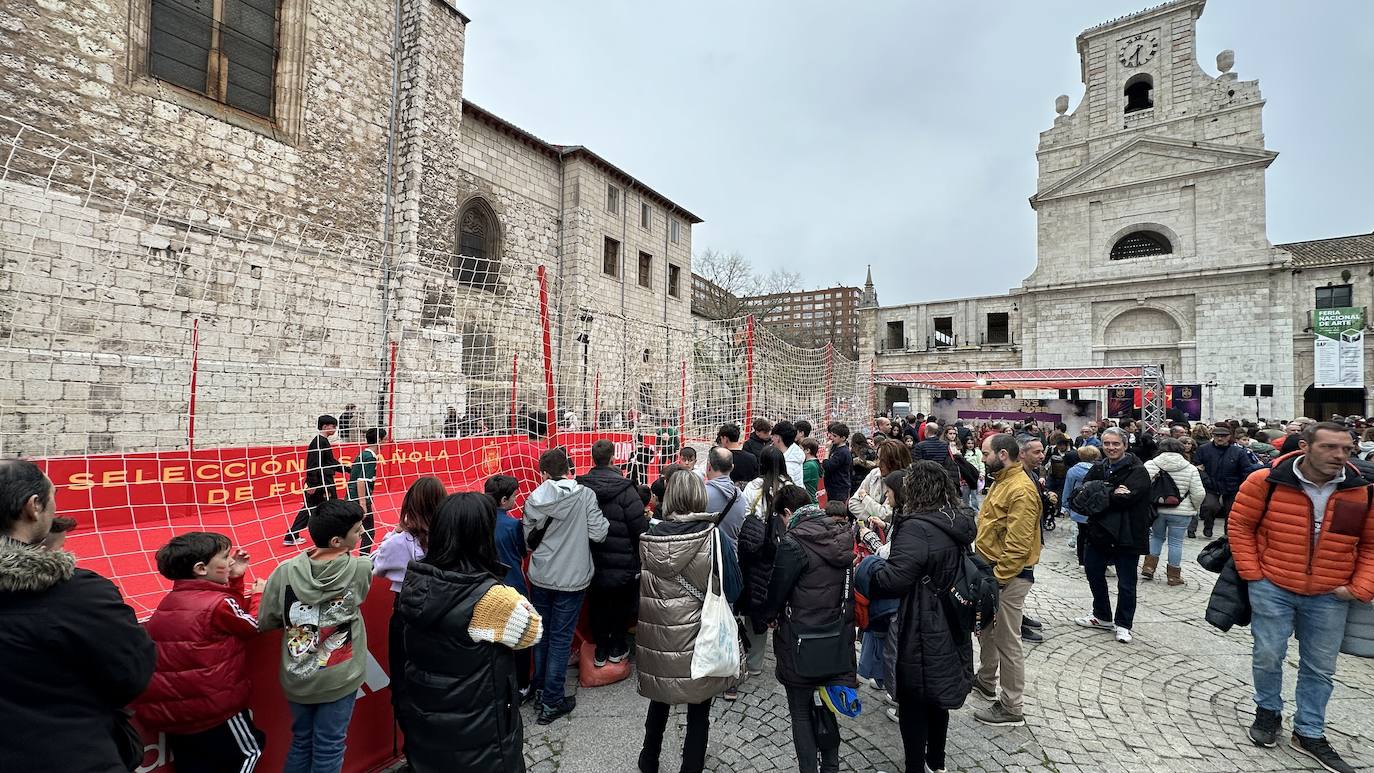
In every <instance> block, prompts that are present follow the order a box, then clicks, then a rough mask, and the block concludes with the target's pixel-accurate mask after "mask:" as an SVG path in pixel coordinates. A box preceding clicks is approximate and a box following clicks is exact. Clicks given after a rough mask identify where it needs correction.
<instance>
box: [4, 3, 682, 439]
mask: <svg viewBox="0 0 1374 773" xmlns="http://www.w3.org/2000/svg"><path fill="white" fill-rule="evenodd" d="M160 7H161V4H160V3H158V2H156V1H155V0H131V2H127V3H122V4H121V3H116V4H108V3H95V4H90V3H77V2H71V1H70V0H41V1H40V2H37V3H33V4H28V5H25V4H18V5H13V4H12V5H7V6H5V7H4V8H3V9H0V130H2V131H0V135H2V136H3V137H4V139H5V141H6V143H5V147H4V148H0V150H3V151H4V155H5V156H7V157H8V159H9V160H8V161H7V162H6V166H5V167H4V170H3V177H2V178H0V421H3V423H4V424H5V429H4V430H3V431H0V451H3V452H5V453H25V454H30V455H53V454H66V453H90V452H100V451H137V450H145V449H153V448H163V449H165V448H177V447H182V446H184V445H186V444H187V443H188V436H189V434H190V423H191V418H190V405H189V401H190V397H189V395H190V381H191V373H192V370H193V367H192V362H193V360H194V362H195V368H194V370H195V372H196V374H197V390H196V395H197V406H196V411H195V433H196V435H195V441H196V443H197V444H198V445H202V446H211V445H244V444H253V445H259V444H267V443H275V442H292V443H294V442H297V441H298V439H299V437H300V436H301V435H302V434H308V433H309V431H310V430H311V428H312V427H313V417H314V415H315V414H317V413H321V412H325V411H338V410H340V409H341V408H342V406H343V405H344V404H345V403H349V402H353V403H357V404H359V405H360V406H363V412H364V415H365V416H366V417H367V419H366V420H367V421H368V422H369V423H381V422H382V420H383V417H382V416H380V415H379V412H386V413H391V414H394V427H395V430H396V435H397V437H415V436H417V435H425V434H431V433H433V432H434V431H435V429H436V428H437V427H438V424H439V422H440V421H441V418H442V411H443V406H445V405H455V406H456V407H458V408H459V410H460V411H463V412H471V413H473V414H474V415H477V414H486V415H487V418H489V419H490V420H492V421H495V422H503V421H504V418H503V417H501V416H499V415H497V414H500V413H501V412H503V410H504V408H505V406H506V405H507V404H508V401H509V400H510V394H511V387H512V384H511V372H512V366H513V365H514V363H515V360H516V358H517V357H518V359H519V377H518V381H517V383H516V398H517V400H519V401H520V402H528V403H531V404H533V405H536V406H540V407H542V403H543V395H544V389H543V372H542V370H543V368H542V351H541V350H542V346H541V334H542V328H541V324H540V318H539V309H540V304H539V295H540V292H539V289H540V286H539V282H538V280H537V272H538V270H539V268H540V267H543V268H544V270H545V271H546V272H547V280H546V289H547V292H548V296H549V299H550V309H551V312H550V315H549V316H550V320H549V323H550V327H551V333H550V338H551V343H552V349H553V352H554V358H555V365H556V367H557V372H558V373H559V374H560V375H559V378H558V379H557V384H556V389H557V391H558V394H559V400H560V403H561V404H562V405H561V407H571V406H572V405H579V404H581V403H584V402H589V399H588V398H586V396H585V394H584V393H583V391H582V390H583V383H582V381H579V380H574V379H573V378H572V377H570V376H568V375H566V374H567V373H570V372H575V371H576V370H577V368H576V366H575V365H576V364H580V363H581V361H582V359H583V356H582V346H581V345H579V344H578V337H579V335H580V334H581V333H582V332H583V331H582V327H585V326H586V325H593V326H595V327H596V330H595V331H594V332H593V334H592V335H590V336H588V346H587V349H588V351H587V358H586V359H587V361H588V363H589V364H588V370H589V372H591V373H593V374H594V373H597V372H601V371H605V373H606V380H607V381H608V382H612V383H614V385H615V387H616V390H618V391H615V393H614V395H613V394H612V390H610V389H609V388H608V389H606V390H603V391H604V393H605V394H604V396H603V397H602V399H601V402H602V404H603V407H604V408H605V409H608V410H617V411H623V410H627V409H629V408H632V407H635V404H636V400H637V397H638V395H636V394H634V393H633V390H632V389H631V388H628V387H623V385H624V384H628V383H631V382H635V381H638V382H654V383H655V384H658V383H659V382H662V381H663V380H664V379H666V378H668V377H669V374H677V373H678V372H679V370H680V363H681V362H682V361H683V359H684V357H689V356H690V339H691V333H690V331H691V320H690V317H689V311H688V305H689V301H690V296H689V295H688V293H689V292H690V287H689V286H688V282H689V278H690V276H691V227H692V225H693V224H695V223H697V222H700V220H699V219H698V218H696V217H695V216H693V215H692V214H691V213H690V212H687V211H686V210H685V209H683V208H682V207H680V206H678V205H676V204H675V203H673V202H672V201H670V200H668V199H666V198H665V197H663V196H662V195H661V194H658V193H656V192H654V191H653V190H652V189H651V188H649V187H648V186H646V185H644V184H643V183H642V182H640V181H638V180H636V179H635V178H633V177H631V176H630V175H628V174H627V173H625V172H624V171H622V170H620V169H618V168H616V167H615V166H613V165H612V164H610V163H609V162H607V161H606V160H605V159H603V158H601V157H599V156H597V155H596V154H594V153H592V152H590V151H588V150H587V149H585V148H582V147H581V146H561V145H553V144H549V143H546V142H544V141H542V140H539V139H537V138H536V137H534V136H533V135H530V134H528V133H527V132H524V131H523V130H521V129H519V128H517V127H514V126H512V125H510V124H509V123H507V122H505V121H503V120H501V119H500V118H499V117H497V116H494V115H492V114H491V113H489V112H487V111H485V110H482V109H481V108H479V107H477V106H475V105H472V104H471V103H469V102H466V101H465V100H464V99H463V80H464V76H465V72H464V61H463V51H464V45H465V39H466V38H465V36H466V33H467V21H468V20H467V18H466V17H464V16H463V15H462V14H461V13H459V12H458V11H457V10H456V9H455V8H454V7H453V5H452V4H451V3H449V2H446V1H441V0H398V2H396V3H365V2H354V1H352V0H341V1H340V2H330V3H307V0H281V2H280V4H279V8H278V11H279V13H278V19H279V23H278V27H277V28H276V35H275V38H276V40H277V46H278V48H277V50H276V58H275V61H276V65H275V70H274V72H273V76H274V79H273V81H272V106H273V107H272V111H271V116H270V117H262V116H259V115H253V114H251V113H248V112H245V111H243V110H239V109H235V108H233V107H230V106H228V105H227V104H225V103H223V102H221V101H217V100H216V99H211V98H210V97H208V96H205V95H204V94H201V93H196V92H195V91H193V90H188V89H186V88H182V87H180V86H176V85H173V84H171V83H169V82H166V81H164V80H161V79H159V78H156V77H154V76H153V75H151V74H150V69H151V66H150V64H149V62H150V52H151V51H155V50H156V49H157V46H158V45H160V44H158V43H156V42H155V38H156V35H155V34H153V32H151V30H156V29H160V27H159V24H165V22H162V21H159V18H160V17H159V15H158V14H159V13H163V12H165V11H159V8H160ZM398 14H399V18H398ZM225 50H228V49H225ZM212 57H213V55H212ZM214 61H215V60H214V59H213V58H212V59H211V62H212V65H211V66H212V67H213V62H214ZM229 62H230V63H229V64H228V65H227V72H228V73H229V75H228V76H226V77H228V78H230V79H233V78H235V77H240V75H236V74H235V73H236V72H240V71H237V70H235V69H234V67H235V66H236V65H235V64H234V62H233V60H232V59H231V60H229ZM207 82H208V81H207ZM393 86H394V93H393ZM6 116H8V117H6ZM607 184H613V185H616V186H617V187H618V188H619V189H620V191H621V201H620V214H618V215H611V214H609V213H607V212H606V211H605V206H604V204H605V202H604V196H605V188H606V185H607ZM641 203H643V204H647V205H648V206H649V207H650V208H651V212H650V213H649V221H648V222H649V225H648V227H643V226H641V224H640V205H641ZM479 205H480V207H481V208H482V211H483V212H485V213H489V214H490V216H491V217H492V218H493V219H494V222H493V223H492V234H493V235H492V239H491V244H492V245H493V247H494V252H493V253H492V254H493V255H494V256H495V258H494V259H493V260H492V261H491V263H490V266H491V269H490V270H491V273H490V275H489V276H490V278H491V280H492V281H490V282H487V283H486V284H485V286H479V287H474V286H472V285H473V284H474V283H473V282H463V281H459V280H458V275H459V273H460V268H461V267H462V266H464V265H466V264H465V262H464V260H463V259H462V258H461V257H460V256H459V253H460V252H461V250H460V248H459V244H458V242H459V232H460V225H459V219H460V217H462V216H463V214H464V213H465V212H467V211H468V210H469V209H470V208H471V207H473V206H479ZM608 236H609V237H612V238H615V239H617V240H619V241H620V242H621V243H622V271H621V272H620V274H619V275H618V276H614V277H611V276H606V275H604V274H603V273H602V271H601V268H602V250H603V244H604V239H605V238H606V237H608ZM641 252H643V253H645V254H646V255H648V256H651V258H650V260H649V262H648V265H647V268H648V271H649V276H648V277H647V278H648V280H649V281H648V285H649V286H648V287H641V286H640V283H639V277H638V276H637V270H638V256H639V254H640V253H641ZM670 267H674V268H675V269H676V271H675V272H674V273H675V275H677V277H678V282H679V287H678V293H677V295H676V296H673V295H670V294H669V292H668V291H669V272H670ZM679 272H680V273H679ZM587 316H590V317H592V320H593V321H591V322H586V323H583V322H582V320H583V319H584V318H585V317H587ZM579 325H581V326H582V327H579ZM193 339H194V342H193ZM393 347H394V351H395V355H394V360H395V364H394V366H393V365H392V363H391V359H392V354H391V352H392V350H393ZM644 349H649V350H650V351H649V352H648V356H647V357H646V356H645V354H644V351H643V350H644ZM630 353H633V354H634V357H633V358H631V356H630ZM632 359H633V363H634V364H633V367H632V368H630V367H629V363H630V362H631V360H632ZM393 368H394V369H393ZM392 372H394V373H395V374H396V375H395V377H394V379H393V378H392V376H391V375H390V374H391V373H392ZM622 373H626V374H627V375H626V376H625V377H622V376H621V374H622ZM679 380H680V378H678V377H676V376H674V377H673V380H672V383H674V384H676V383H677V382H678V381H679ZM659 391H660V393H662V392H663V391H664V389H663V387H662V386H661V385H660V386H659ZM393 395H394V399H393V397H392V396H393Z"/></svg>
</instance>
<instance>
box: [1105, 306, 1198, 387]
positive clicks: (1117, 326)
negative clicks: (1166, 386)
mask: <svg viewBox="0 0 1374 773" xmlns="http://www.w3.org/2000/svg"><path fill="white" fill-rule="evenodd" d="M1181 340H1183V331H1182V330H1181V329H1180V328H1179V324H1178V322H1177V321H1176V320H1175V319H1174V318H1173V317H1172V316H1170V315H1169V314H1168V313H1167V312H1165V311H1161V310H1160V309H1152V308H1148V307H1139V308H1134V309H1127V310H1126V311H1124V312H1122V313H1120V314H1118V315H1116V316H1115V317H1113V318H1112V319H1111V321H1109V322H1108V323H1107V328H1106V330H1104V331H1103V333H1102V349H1103V360H1102V364H1103V365H1142V364H1145V365H1154V364H1159V365H1163V366H1164V377H1165V378H1166V379H1168V380H1172V381H1177V380H1178V379H1180V378H1181V377H1182V376H1183V358H1182V356H1181V354H1180V353H1179V347H1178V344H1179V341H1181Z"/></svg>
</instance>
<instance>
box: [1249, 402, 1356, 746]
mask: <svg viewBox="0 0 1374 773" xmlns="http://www.w3.org/2000/svg"><path fill="white" fill-rule="evenodd" d="M1354 451H1355V442H1354V438H1353V437H1352V436H1351V434H1350V432H1349V431H1348V430H1346V428H1345V427H1342V426H1341V425H1339V424H1334V423H1331V422H1321V423H1318V424H1311V425H1308V426H1307V427H1305V428H1304V429H1303V432H1302V441H1301V442H1300V443H1299V446H1298V451H1297V452H1296V453H1292V454H1288V455H1286V456H1282V457H1279V459H1277V460H1276V461H1275V462H1274V464H1273V466H1272V467H1268V468H1265V469H1262V470H1258V471H1256V472H1254V473H1252V474H1251V475H1250V476H1249V477H1248V478H1246V480H1245V483H1244V484H1242V485H1241V487H1240V492H1239V493H1238V494H1237V495H1236V501H1235V505H1234V506H1233V507H1232V509H1231V523H1230V527H1229V528H1228V529H1227V534H1228V536H1229V537H1230V540H1231V551H1232V554H1233V555H1234V556H1235V560H1236V569H1237V571H1239V572H1240V576H1241V578H1243V579H1245V580H1247V581H1248V582H1249V592H1250V605H1251V608H1252V610H1253V618H1252V621H1251V624H1250V627H1251V632H1252V633H1253V634H1254V651H1253V657H1252V663H1251V668H1252V671H1253V674H1254V679H1255V703H1256V706H1257V707H1256V710H1255V721H1254V724H1252V725H1251V726H1250V740H1252V741H1253V742H1254V743H1255V744H1257V745H1259V746H1274V745H1276V744H1277V742H1278V733H1279V729H1280V727H1281V726H1282V724H1283V717H1282V711H1283V698H1282V688H1283V662H1284V658H1285V657H1286V656H1287V653H1288V638H1289V637H1290V636H1292V635H1293V634H1294V633H1296V634H1297V636H1298V641H1299V644H1298V688H1297V704H1298V707H1297V713H1296V714H1294V715H1293V735H1292V737H1291V738H1290V739H1289V745H1290V746H1291V747H1293V749H1295V750H1296V751H1300V752H1302V753H1304V754H1307V755H1309V756H1311V757H1312V758H1314V759H1316V760H1317V762H1319V763H1320V764H1321V766H1322V767H1323V768H1325V769H1326V770H1330V771H1335V773H1346V771H1350V773H1354V770H1355V769H1354V768H1352V767H1350V765H1348V764H1346V762H1345V760H1343V759H1341V756H1340V755H1339V754H1338V753H1337V752H1336V750H1335V749H1333V748H1332V747H1331V744H1330V743H1328V742H1327V740H1326V736H1325V729H1326V703H1327V700H1328V699H1330V697H1331V686H1332V676H1333V675H1334V674H1335V673H1336V656H1337V654H1338V653H1339V651H1340V645H1341V638H1342V636H1343V635H1344V633H1345V618H1346V613H1347V612H1348V611H1349V609H1350V602H1351V601H1353V600H1356V599H1358V600H1360V601H1366V602H1367V601H1369V600H1371V599H1374V488H1371V486H1370V483H1369V481H1366V480H1365V479H1364V478H1361V477H1360V475H1359V472H1358V471H1357V470H1356V469H1355V468H1354V467H1353V466H1351V465H1350V464H1349V463H1348V460H1349V459H1350V456H1351V454H1352V453H1354Z"/></svg>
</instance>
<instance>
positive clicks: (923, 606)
mask: <svg viewBox="0 0 1374 773" xmlns="http://www.w3.org/2000/svg"><path fill="white" fill-rule="evenodd" d="M903 500H904V502H905V503H906V506H905V507H904V508H903V509H904V510H906V511H908V512H905V513H901V514H894V516H893V518H894V524H893V527H892V539H891V541H890V545H891V547H890V548H889V550H890V552H889V554H888V559H887V562H886V563H885V564H883V565H882V566H880V567H879V568H878V569H876V570H875V571H874V573H873V580H872V590H873V598H875V599H881V598H899V599H901V603H900V606H899V607H898V611H897V615H896V617H894V618H893V621H892V624H891V626H890V627H889V629H888V636H887V637H886V646H885V647H884V650H885V651H884V653H883V660H884V661H885V669H884V670H885V671H889V672H890V673H889V674H888V678H887V680H886V681H887V683H888V684H889V685H891V687H892V692H893V693H894V694H895V695H896V696H897V703H898V705H899V706H900V707H901V717H900V719H899V723H900V725H901V729H902V746H903V748H904V750H905V752H906V760H907V769H908V770H919V769H920V767H919V766H920V765H921V763H922V762H924V763H925V764H926V765H927V766H928V767H929V769H930V770H944V768H945V741H946V738H947V736H948V733H949V712H950V711H951V710H952V709H957V708H959V707H961V706H963V705H964V700H965V699H966V698H968V694H969V692H970V691H972V689H973V641H972V638H971V637H970V635H969V634H968V633H966V632H964V631H962V630H960V629H958V628H955V627H953V626H951V625H950V617H949V615H948V610H947V609H946V603H947V602H946V601H945V600H944V599H943V598H942V594H941V593H940V592H938V591H937V590H935V589H937V588H948V587H949V586H950V584H951V583H952V582H953V580H954V577H955V575H956V574H957V573H958V571H959V565H960V563H961V562H962V561H963V557H964V555H965V554H967V553H968V552H969V550H970V546H971V545H972V544H973V539H974V537H975V536H976V534H977V531H978V527H977V524H976V522H975V520H974V517H973V513H971V512H970V511H968V510H966V509H965V508H964V506H963V504H962V502H961V501H960V496H959V490H958V489H956V488H955V487H954V483H953V481H951V480H950V479H949V475H948V474H946V473H945V468H944V465H942V464H940V463H938V462H932V461H926V460H922V461H919V462H916V463H915V464H913V465H912V466H911V472H910V473H908V475H907V478H906V482H905V486H904V496H903ZM927 577H929V578H930V580H931V581H930V582H929V583H925V582H923V580H924V579H925V578H927Z"/></svg>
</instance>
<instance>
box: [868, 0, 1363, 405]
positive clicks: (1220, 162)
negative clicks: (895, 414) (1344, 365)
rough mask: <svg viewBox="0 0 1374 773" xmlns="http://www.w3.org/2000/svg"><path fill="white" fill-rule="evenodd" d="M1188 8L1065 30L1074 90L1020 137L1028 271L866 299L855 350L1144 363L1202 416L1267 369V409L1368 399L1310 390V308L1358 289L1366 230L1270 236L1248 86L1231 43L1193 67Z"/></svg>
mask: <svg viewBox="0 0 1374 773" xmlns="http://www.w3.org/2000/svg"><path fill="white" fill-rule="evenodd" d="M1204 6H1205V0H1174V1H1173V2H1168V3H1165V4H1163V5H1159V6H1156V7H1153V8H1149V9H1146V10H1144V11H1140V12H1138V13H1134V14H1131V15H1129V16H1125V17H1122V18H1120V19H1116V20H1113V21H1110V22H1107V23H1105V24H1101V25H1098V26H1096V27H1092V28H1090V29H1087V30H1085V31H1084V32H1082V33H1081V34H1080V35H1079V36H1078V38H1077V47H1078V54H1079V58H1080V61H1081V63H1082V77H1083V86H1084V91H1083V95H1082V97H1081V98H1080V99H1079V101H1078V104H1077V105H1076V106H1075V107H1074V109H1073V110H1070V109H1069V107H1070V100H1069V97H1067V96H1060V97H1058V98H1057V99H1056V100H1055V112H1056V113H1057V116H1056V117H1055V119H1054V124H1053V126H1052V127H1051V128H1049V129H1048V130H1046V131H1044V132H1042V133H1041V134H1040V145H1039V150H1038V151H1037V153H1036V157H1037V160H1038V162H1039V181H1038V185H1037V190H1036V192H1035V195H1033V196H1031V198H1030V205H1031V207H1032V209H1034V210H1035V212H1036V218H1037V241H1036V254H1037V262H1036V268H1035V270H1034V271H1033V272H1032V273H1031V274H1030V276H1028V277H1026V279H1025V280H1024V281H1023V282H1022V283H1021V286H1020V287H1017V288H1014V289H1012V290H1011V291H1010V292H1008V293H1007V294H1005V295H993V296H983V297H975V298H960V299H952V300H945V301H929V302H923V303H915V304H906V305H900V306H887V307H879V306H878V305H877V304H876V297H875V298H873V299H872V302H869V303H866V304H865V308H864V309H863V310H862V311H861V315H862V320H863V321H862V324H861V325H860V330H861V334H860V335H861V342H860V352H861V356H862V357H863V358H865V359H868V358H872V359H873V361H874V368H875V369H876V370H877V371H878V372H897V371H916V370H987V369H1000V368H1023V367H1024V368H1052V367H1087V366H1099V365H1108V366H1109V365H1129V364H1162V365H1163V367H1164V373H1165V378H1166V380H1167V381H1168V382H1170V383H1183V384H1188V383H1194V384H1196V383H1201V384H1204V385H1208V384H1210V385H1212V386H1209V387H1207V389H1208V390H1210V394H1209V399H1210V404H1211V406H1212V408H1211V409H1212V411H1213V416H1214V417H1217V418H1221V417H1227V416H1236V417H1239V416H1247V415H1248V416H1251V417H1253V416H1255V414H1256V411H1257V405H1256V400H1255V399H1254V398H1253V397H1247V396H1246V395H1245V394H1244V391H1245V387H1244V385H1245V384H1255V383H1267V384H1272V386H1273V395H1272V397H1270V398H1263V399H1262V400H1261V401H1260V404H1259V406H1258V412H1259V413H1260V414H1261V415H1263V416H1264V417H1266V418H1267V417H1274V416H1294V415H1298V414H1303V413H1307V414H1310V415H1326V414H1329V413H1332V412H1340V413H1368V411H1366V409H1365V404H1366V398H1365V392H1364V390H1358V391H1346V390H1319V389H1313V388H1312V383H1313V378H1312V357H1313V355H1312V349H1313V344H1312V341H1313V336H1312V333H1311V323H1310V319H1311V311H1312V309H1313V308H1314V307H1315V306H1317V305H1318V304H1326V305H1342V304H1336V303H1333V300H1342V301H1344V300H1350V299H1352V298H1353V301H1352V302H1351V303H1349V304H1344V305H1356V306H1358V305H1371V304H1374V295H1371V293H1374V285H1371V283H1370V281H1363V280H1368V279H1369V276H1374V273H1371V271H1370V269H1371V267H1374V250H1371V249H1370V244H1371V241H1374V239H1371V237H1370V236H1356V237H1348V238H1340V239H1328V240H1319V241H1315V242H1302V243H1298V244H1290V245H1277V246H1275V245H1271V244H1270V243H1269V240H1268V237H1267V233H1266V228H1265V192H1264V175H1265V170H1266V169H1267V168H1268V167H1269V165H1270V164H1271V163H1273V162H1274V160H1275V158H1276V157H1277V155H1278V154H1277V153H1275V152H1274V151H1272V150H1269V149H1268V148H1266V146H1265V142H1264V133H1263V126H1262V115H1263V109H1264V100H1263V98H1262V97H1261V95H1260V90H1259V83H1258V82H1257V81H1246V80H1241V79H1240V78H1239V76H1238V75H1237V74H1236V73H1235V72H1233V71H1232V70H1233V68H1234V66H1235V55H1234V54H1233V53H1232V52H1231V51H1229V50H1228V51H1223V52H1221V54H1219V55H1218V56H1217V69H1218V70H1219V73H1218V74H1217V75H1215V76H1213V75H1210V74H1208V73H1207V72H1204V71H1203V69H1202V68H1201V67H1200V66H1199V64H1198V61H1197V52H1196V51H1195V50H1194V39H1195V25H1196V23H1197V19H1198V18H1199V17H1200V16H1201V14H1202V11H1203V8H1204ZM1367 275H1368V276H1367ZM1357 277H1359V278H1357ZM1332 288H1337V289H1334V290H1333V289H1332ZM1339 288H1344V290H1341V289H1339ZM866 289H868V288H866ZM1366 363H1367V364H1366V368H1367V371H1366V378H1368V377H1369V376H1370V375H1374V373H1370V372H1369V371H1368V368H1369V365H1368V363H1369V358H1366ZM1019 396H1022V397H1046V396H1053V395H1035V394H1026V395H1019ZM910 397H911V398H914V399H913V407H914V408H917V407H920V406H921V405H925V406H927V407H929V404H930V403H929V400H930V396H929V395H925V396H922V395H915V394H912V395H910ZM1085 397H1086V395H1085ZM907 398H908V395H907V394H905V393H904V390H897V391H894V390H891V389H889V390H880V395H879V397H878V403H879V405H888V404H890V403H891V402H892V401H893V400H903V399H907ZM1204 418H1212V417H1210V416H1204Z"/></svg>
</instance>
